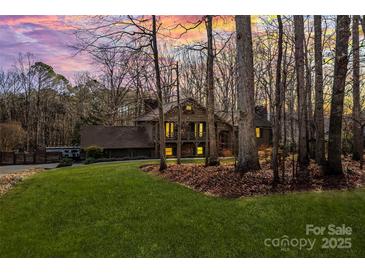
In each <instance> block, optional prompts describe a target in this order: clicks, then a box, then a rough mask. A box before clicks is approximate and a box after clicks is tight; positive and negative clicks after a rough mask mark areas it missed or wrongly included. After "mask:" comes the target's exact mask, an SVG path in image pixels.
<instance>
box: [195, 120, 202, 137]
mask: <svg viewBox="0 0 365 274" xmlns="http://www.w3.org/2000/svg"><path fill="white" fill-rule="evenodd" d="M194 134H195V137H203V136H204V124H203V123H195V124H194Z"/></svg>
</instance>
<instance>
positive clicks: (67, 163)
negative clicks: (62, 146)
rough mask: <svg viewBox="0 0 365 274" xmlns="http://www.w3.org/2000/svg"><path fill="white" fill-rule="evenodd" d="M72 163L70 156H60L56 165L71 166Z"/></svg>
mask: <svg viewBox="0 0 365 274" xmlns="http://www.w3.org/2000/svg"><path fill="white" fill-rule="evenodd" d="M72 164H73V160H72V159H71V158H62V160H61V161H60V163H59V164H58V165H57V167H66V166H72Z"/></svg>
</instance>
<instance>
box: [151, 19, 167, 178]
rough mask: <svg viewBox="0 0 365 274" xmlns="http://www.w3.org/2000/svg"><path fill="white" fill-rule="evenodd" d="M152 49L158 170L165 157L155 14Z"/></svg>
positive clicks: (164, 167) (163, 167)
mask: <svg viewBox="0 0 365 274" xmlns="http://www.w3.org/2000/svg"><path fill="white" fill-rule="evenodd" d="M152 49H153V62H154V65H155V73H156V89H157V97H158V98H157V99H158V100H157V101H158V114H159V120H158V123H159V132H158V133H159V143H160V171H162V170H165V169H166V168H167V165H166V157H165V121H164V113H163V98H162V89H161V74H160V64H159V59H158V47H157V30H156V16H155V15H152Z"/></svg>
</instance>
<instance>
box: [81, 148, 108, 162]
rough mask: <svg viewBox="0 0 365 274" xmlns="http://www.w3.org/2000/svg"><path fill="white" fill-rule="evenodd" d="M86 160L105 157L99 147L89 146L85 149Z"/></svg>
mask: <svg viewBox="0 0 365 274" xmlns="http://www.w3.org/2000/svg"><path fill="white" fill-rule="evenodd" d="M85 152H86V159H87V158H94V159H98V158H102V157H103V156H104V153H103V149H102V148H101V147H98V146H89V147H87V148H86V149H85Z"/></svg>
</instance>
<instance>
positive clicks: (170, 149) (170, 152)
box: [165, 147, 172, 156]
mask: <svg viewBox="0 0 365 274" xmlns="http://www.w3.org/2000/svg"><path fill="white" fill-rule="evenodd" d="M165 155H166V156H172V147H166V148H165Z"/></svg>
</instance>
